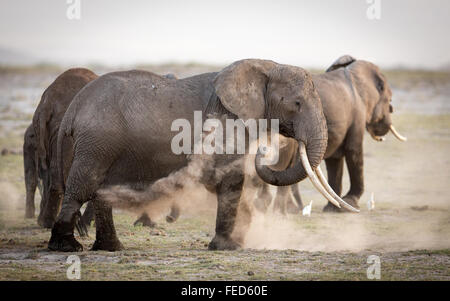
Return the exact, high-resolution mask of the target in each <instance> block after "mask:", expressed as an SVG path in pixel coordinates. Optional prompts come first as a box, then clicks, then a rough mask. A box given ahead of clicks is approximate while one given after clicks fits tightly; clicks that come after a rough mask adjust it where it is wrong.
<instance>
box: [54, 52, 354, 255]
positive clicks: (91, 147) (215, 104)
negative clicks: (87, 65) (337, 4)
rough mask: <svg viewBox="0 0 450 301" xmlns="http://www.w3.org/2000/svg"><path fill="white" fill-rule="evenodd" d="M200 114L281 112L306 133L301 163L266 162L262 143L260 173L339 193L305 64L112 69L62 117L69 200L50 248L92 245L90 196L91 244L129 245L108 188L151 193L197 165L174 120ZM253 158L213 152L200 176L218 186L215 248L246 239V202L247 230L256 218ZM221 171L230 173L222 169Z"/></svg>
mask: <svg viewBox="0 0 450 301" xmlns="http://www.w3.org/2000/svg"><path fill="white" fill-rule="evenodd" d="M196 112H201V113H202V115H201V116H202V120H203V121H205V120H206V118H207V117H206V116H210V115H212V114H219V115H223V116H226V118H227V119H230V120H238V119H241V120H255V119H262V120H272V119H275V120H278V121H279V129H280V133H281V134H282V135H284V136H287V137H291V138H294V139H296V140H297V141H298V145H299V152H300V158H301V163H300V162H299V163H297V164H295V165H294V166H293V167H291V168H289V169H287V170H285V171H276V170H272V169H270V168H269V167H267V166H265V165H263V163H262V162H261V161H262V158H263V155H262V154H261V152H260V151H259V152H258V153H257V155H256V157H255V161H254V164H255V169H256V172H257V173H258V175H259V176H260V177H261V178H262V179H263V180H264V181H266V182H268V183H270V184H273V185H278V186H286V185H291V184H293V183H297V182H299V181H301V180H303V179H304V178H306V177H309V178H310V179H311V180H312V181H313V183H315V185H317V186H316V187H317V189H319V190H320V191H321V192H322V193H323V194H324V196H325V197H327V199H328V200H330V201H332V199H333V197H332V196H331V195H330V194H329V193H327V189H328V188H329V187H328V188H324V186H322V185H321V184H320V183H319V180H318V179H317V176H316V175H317V173H318V165H319V163H320V162H321V160H322V157H323V155H324V153H325V150H326V145H327V140H328V137H327V134H328V131H327V127H326V120H325V117H324V115H323V111H322V105H321V101H320V98H319V95H318V94H317V92H316V90H315V88H314V84H313V81H312V78H311V75H310V74H309V73H308V72H307V71H305V70H304V69H302V68H300V67H294V66H289V65H283V64H278V63H276V62H273V61H269V60H260V59H245V60H241V61H237V62H234V63H233V64H231V65H229V66H227V67H225V68H224V69H222V70H221V71H220V72H218V73H217V72H212V73H204V74H199V75H195V76H192V77H187V78H183V79H179V80H174V79H167V78H165V77H163V76H160V75H157V74H155V73H152V72H146V71H139V70H131V71H121V72H112V73H108V74H105V75H102V76H100V77H99V78H97V79H95V80H94V81H92V82H91V83H90V84H89V85H88V86H86V87H85V88H84V89H83V90H81V91H80V92H79V93H78V94H77V95H76V96H75V98H74V100H73V102H72V104H71V106H70V107H69V109H68V110H67V112H66V114H65V115H64V118H63V120H62V122H61V126H60V129H59V132H58V154H57V156H58V166H59V167H60V168H59V172H60V178H61V182H62V183H63V185H64V198H63V202H62V207H61V211H60V213H59V215H58V217H57V220H56V222H55V224H54V226H53V228H52V232H51V237H50V240H49V243H48V248H49V250H53V251H66V252H72V251H81V250H83V246H82V245H81V244H80V243H79V242H78V241H77V240H76V239H75V237H74V227H75V224H76V222H77V220H78V219H79V218H80V212H79V209H80V208H81V206H82V205H83V203H85V202H87V201H91V202H92V204H93V207H94V209H95V223H96V239H95V242H94V244H93V246H92V250H108V251H116V250H120V249H122V248H123V245H122V243H121V242H120V241H119V239H118V238H117V234H116V230H115V227H114V222H113V215H112V206H111V203H108V201H107V200H105V199H103V198H102V197H101V195H99V193H98V192H99V190H100V189H107V188H108V187H111V186H114V185H123V184H124V183H127V186H128V187H129V188H130V189H133V190H136V191H142V190H145V189H146V188H148V187H149V185H152V183H155V182H157V181H158V180H161V179H164V178H166V177H168V176H169V175H171V174H173V173H174V172H176V171H179V170H181V169H183V168H185V167H186V166H188V164H189V157H190V154H189V153H188V154H186V153H185V152H181V153H175V152H174V151H173V148H172V142H173V138H174V137H175V136H176V133H175V132H174V131H172V130H171V129H172V125H173V124H172V122H173V121H175V120H180V119H181V120H185V121H187V122H188V123H189V124H191V125H192V124H193V121H194V116H195V114H196ZM194 130H195V129H192V127H191V129H190V132H191V134H194V136H195V133H194ZM247 138H248V135H247V137H246V139H247ZM66 145H71V146H72V147H65V146H66ZM246 147H248V144H246ZM64 150H72V151H71V152H69V153H65V152H64ZM244 156H245V155H244V154H239V153H233V154H220V153H218V154H212V155H210V156H209V158H210V161H208V164H205V165H204V166H203V167H202V168H203V169H202V171H201V172H202V174H203V176H202V178H201V183H202V184H203V185H205V187H206V188H207V189H208V190H210V191H213V192H215V193H216V195H217V201H218V206H217V216H216V229H215V236H214V238H213V239H212V241H211V242H210V243H209V245H208V248H209V249H211V250H234V249H237V248H239V247H241V246H242V241H243V238H242V237H237V238H235V237H232V236H231V234H232V232H233V230H234V225H235V222H236V214H237V211H238V207H239V210H240V215H242V216H246V218H244V219H243V220H245V221H246V225H244V226H243V228H245V227H248V224H249V222H250V219H251V214H250V209H249V208H248V206H245V203H244V202H241V203H240V198H241V194H242V188H243V184H244V178H245V177H244V176H245V172H244V160H243V158H244ZM226 167H229V168H226ZM219 169H221V170H222V172H221V173H217V174H216V173H215V171H217V170H219ZM211 175H216V176H211ZM129 201H130V200H125V202H129ZM333 203H336V206H344V205H345V202H344V201H343V200H342V199H333ZM243 233H245V231H243Z"/></svg>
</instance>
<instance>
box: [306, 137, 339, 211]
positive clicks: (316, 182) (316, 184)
mask: <svg viewBox="0 0 450 301" xmlns="http://www.w3.org/2000/svg"><path fill="white" fill-rule="evenodd" d="M299 149H300V161H301V162H302V165H303V168H305V171H306V173H307V174H308V178H309V179H310V180H311V183H312V184H313V185H314V187H316V189H317V190H318V191H319V192H320V193H321V194H322V195H323V196H324V197H325V198H326V199H327V200H328V201H329V202H331V203H333V205H335V206H336V207H338V208H341V205H339V203H338V201H336V200H335V199H334V198H333V197H332V196H331V195H330V194H329V193H328V192H327V191H326V190H325V188H323V186H322V184H320V181H319V180H318V179H317V176H316V174H315V173H314V172H313V170H312V168H311V165H310V164H309V160H308V155H307V154H306V146H305V144H304V143H303V142H300V141H299Z"/></svg>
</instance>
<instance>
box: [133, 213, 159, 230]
mask: <svg viewBox="0 0 450 301" xmlns="http://www.w3.org/2000/svg"><path fill="white" fill-rule="evenodd" d="M133 225H134V226H135V227H136V226H144V227H150V228H155V227H156V223H155V222H154V221H152V220H151V219H150V217H149V216H148V215H147V214H143V215H141V217H140V218H139V219H137V220H136V221H135V222H134V224H133Z"/></svg>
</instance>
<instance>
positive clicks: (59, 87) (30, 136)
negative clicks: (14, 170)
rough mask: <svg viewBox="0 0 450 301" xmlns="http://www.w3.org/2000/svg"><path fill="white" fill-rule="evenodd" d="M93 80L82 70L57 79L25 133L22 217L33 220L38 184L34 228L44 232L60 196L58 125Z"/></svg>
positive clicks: (56, 210) (56, 208)
mask: <svg viewBox="0 0 450 301" xmlns="http://www.w3.org/2000/svg"><path fill="white" fill-rule="evenodd" d="M97 77H98V76H97V75H96V74H95V73H93V72H92V71H90V70H88V69H83V68H73V69H69V70H67V71H65V72H64V73H62V74H61V75H59V76H58V77H57V78H56V79H55V81H54V82H53V83H52V84H51V85H50V86H49V87H48V88H47V89H46V90H45V91H44V93H43V94H42V97H41V101H40V102H39V104H38V106H37V108H36V111H35V113H34V115H33V121H32V124H31V125H30V126H29V127H28V128H27V130H26V132H25V136H24V144H23V156H24V174H25V186H26V210H25V217H27V218H32V217H34V212H35V206H34V194H35V191H36V185H38V184H39V183H40V182H41V181H42V189H40V191H41V196H42V200H41V205H40V213H39V217H38V224H39V225H40V226H42V227H44V228H51V227H52V226H53V224H54V222H55V219H56V216H57V214H58V210H59V206H60V202H61V197H62V195H63V191H62V188H61V185H60V183H59V176H58V167H57V160H56V158H57V157H56V148H57V133H58V130H59V125H60V123H61V120H62V119H63V116H64V114H65V112H66V110H67V108H68V107H69V105H70V103H71V102H72V99H73V97H74V96H75V95H76V94H77V93H78V92H79V91H80V90H81V89H82V88H83V87H84V86H86V84H87V83H89V82H91V81H92V80H94V79H96V78H97Z"/></svg>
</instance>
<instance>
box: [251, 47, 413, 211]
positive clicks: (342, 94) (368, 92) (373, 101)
mask: <svg viewBox="0 0 450 301" xmlns="http://www.w3.org/2000/svg"><path fill="white" fill-rule="evenodd" d="M313 82H314V85H315V87H316V89H317V92H318V93H319V95H320V99H321V101H322V106H323V112H324V115H325V118H326V120H327V128H328V146H327V149H326V152H325V155H324V159H325V163H326V167H327V173H328V183H329V185H330V186H331V188H333V190H334V191H335V192H336V193H337V194H338V195H339V196H340V195H341V191H342V175H343V165H344V159H345V161H346V163H347V169H348V173H349V176H350V185H351V186H350V190H349V191H348V192H347V194H346V195H345V196H344V197H343V199H344V200H345V201H346V202H347V203H348V204H350V205H351V206H352V207H355V208H359V207H358V200H359V198H360V197H361V195H362V194H363V192H364V175H363V167H364V165H363V137H364V132H365V130H367V131H368V132H369V134H370V135H371V137H372V138H373V139H375V140H376V141H383V140H384V137H383V136H384V135H386V134H387V133H388V132H389V131H391V132H392V133H393V134H394V136H395V137H396V138H398V139H399V140H401V141H406V138H405V137H403V136H402V135H400V134H399V133H398V132H397V131H396V129H395V128H394V126H393V125H392V119H391V113H393V107H392V104H391V98H392V92H391V89H390V87H389V84H388V82H387V80H386V77H385V76H384V75H383V74H382V73H381V71H380V69H379V68H378V67H377V66H376V65H375V64H373V63H371V62H368V61H364V60H357V59H355V58H354V57H352V56H350V55H344V56H341V57H340V58H338V59H337V60H336V61H335V62H334V63H333V64H332V65H331V66H330V67H329V68H328V69H327V70H326V72H325V73H323V74H319V75H313ZM290 143H291V144H293V145H295V144H296V141H295V140H290ZM259 183H260V189H261V190H260V192H259V198H258V199H257V200H256V201H255V203H256V204H255V205H256V208H259V209H261V210H262V211H265V210H266V209H267V204H269V203H270V201H271V199H272V196H271V195H270V194H268V193H267V190H268V187H267V185H266V184H264V183H263V182H262V181H259ZM290 188H291V189H293V195H294V199H295V203H296V204H294V203H293V200H292V199H290V198H289V197H286V194H288V192H286V191H280V188H278V190H277V193H276V197H275V204H274V208H286V207H288V208H291V210H290V211H291V212H293V213H296V212H297V211H298V210H297V211H296V209H295V208H298V209H301V208H303V204H302V201H301V198H300V195H298V187H297V185H292V186H291V187H290ZM295 190H297V192H296V191H295ZM292 208H294V209H292ZM323 210H324V211H325V212H330V211H332V212H336V211H337V212H344V211H348V210H347V209H346V208H337V207H335V206H333V205H332V204H331V203H330V202H329V203H328V204H327V205H326V206H325V207H324V208H323ZM281 212H282V213H285V212H286V211H283V210H281Z"/></svg>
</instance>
